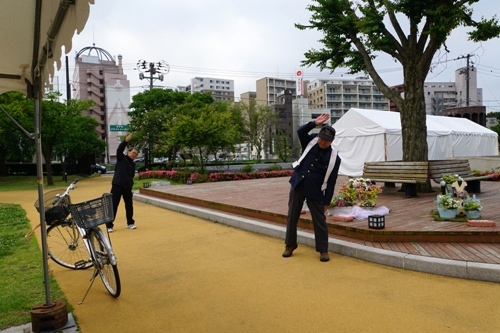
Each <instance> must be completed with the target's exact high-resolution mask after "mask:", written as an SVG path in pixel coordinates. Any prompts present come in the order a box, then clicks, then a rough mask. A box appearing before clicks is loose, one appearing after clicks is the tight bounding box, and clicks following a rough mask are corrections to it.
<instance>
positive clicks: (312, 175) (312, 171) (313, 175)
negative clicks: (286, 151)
mask: <svg viewBox="0 0 500 333" xmlns="http://www.w3.org/2000/svg"><path fill="white" fill-rule="evenodd" d="M315 127H316V124H315V123H314V121H311V122H309V123H307V124H304V125H302V126H301V127H299V128H298V129H297V134H298V135H299V139H300V144H301V146H302V151H304V149H305V148H306V147H307V144H308V143H309V142H310V141H311V140H312V139H314V138H315V137H316V135H315V134H309V132H310V131H311V130H312V129H313V128H315ZM331 154H332V148H331V147H330V148H328V149H320V148H319V147H318V145H317V144H315V145H314V146H313V147H312V148H311V150H310V151H309V153H308V154H307V155H306V157H304V159H303V160H302V162H301V163H300V165H298V166H297V167H296V168H295V169H294V171H293V173H292V177H291V178H290V184H292V187H293V188H295V187H296V186H297V185H298V184H299V183H300V182H303V183H304V194H305V196H306V198H307V199H310V200H314V201H318V202H322V203H323V204H324V205H328V204H330V201H331V200H332V197H333V191H334V189H335V183H336V182H337V176H338V173H339V168H340V163H341V160H340V157H339V156H338V155H337V159H336V161H335V166H334V168H333V170H332V173H331V174H330V177H328V181H327V187H326V190H325V191H322V190H321V185H323V180H324V179H325V175H326V171H327V169H328V164H329V163H330V156H331Z"/></svg>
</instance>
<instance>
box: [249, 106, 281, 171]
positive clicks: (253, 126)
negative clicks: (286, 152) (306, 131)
mask: <svg viewBox="0 0 500 333" xmlns="http://www.w3.org/2000/svg"><path fill="white" fill-rule="evenodd" d="M241 108H242V112H243V115H244V117H245V120H244V126H245V127H244V128H245V132H244V134H245V139H246V141H248V142H249V143H250V150H251V151H253V150H254V149H255V152H256V154H257V161H258V162H260V159H261V153H262V151H263V150H264V145H265V143H266V140H270V137H269V133H270V132H269V129H271V128H273V127H274V125H275V123H276V115H275V114H274V113H273V112H272V111H271V108H270V107H269V106H267V105H258V104H257V102H256V101H255V100H250V102H249V103H248V104H246V103H241Z"/></svg>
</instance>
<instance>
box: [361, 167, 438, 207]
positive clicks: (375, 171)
mask: <svg viewBox="0 0 500 333" xmlns="http://www.w3.org/2000/svg"><path fill="white" fill-rule="evenodd" d="M363 178H365V179H370V180H371V181H374V182H384V183H385V185H386V186H391V187H393V186H394V185H393V184H394V183H403V184H407V185H406V186H404V188H405V196H406V197H407V198H412V197H416V196H417V184H418V183H425V182H427V181H428V180H429V163H428V162H403V161H381V162H365V165H364V168H363Z"/></svg>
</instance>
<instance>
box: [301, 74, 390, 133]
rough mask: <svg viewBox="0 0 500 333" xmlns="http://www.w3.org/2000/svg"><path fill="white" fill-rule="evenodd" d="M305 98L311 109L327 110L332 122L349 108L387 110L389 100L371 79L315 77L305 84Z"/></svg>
mask: <svg viewBox="0 0 500 333" xmlns="http://www.w3.org/2000/svg"><path fill="white" fill-rule="evenodd" d="M307 98H308V100H309V105H308V106H309V108H310V109H312V110H315V109H318V110H329V111H330V116H331V123H332V124H334V123H335V122H336V121H337V120H338V119H340V117H342V116H343V115H344V114H345V113H346V112H347V111H349V109H350V108H358V109H376V110H389V100H388V99H387V98H386V97H385V96H384V95H383V94H382V92H380V90H379V89H378V88H377V86H376V85H375V83H374V82H373V81H372V80H369V79H366V78H356V79H327V80H325V79H317V80H314V81H311V82H309V83H308V84H307Z"/></svg>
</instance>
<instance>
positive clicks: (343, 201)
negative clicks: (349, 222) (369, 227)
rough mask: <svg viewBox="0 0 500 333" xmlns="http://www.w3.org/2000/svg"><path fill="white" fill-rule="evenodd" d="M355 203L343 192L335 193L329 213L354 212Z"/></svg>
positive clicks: (343, 213)
mask: <svg viewBox="0 0 500 333" xmlns="http://www.w3.org/2000/svg"><path fill="white" fill-rule="evenodd" d="M353 205H354V203H353V202H352V200H351V199H350V198H348V197H345V196H344V195H343V194H341V193H339V194H335V195H334V196H333V198H332V201H330V205H329V207H330V208H329V209H328V215H349V214H351V212H352V206H353Z"/></svg>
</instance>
